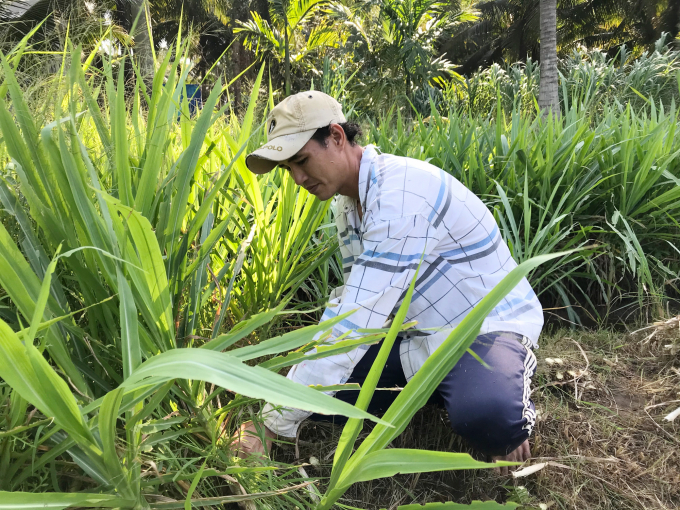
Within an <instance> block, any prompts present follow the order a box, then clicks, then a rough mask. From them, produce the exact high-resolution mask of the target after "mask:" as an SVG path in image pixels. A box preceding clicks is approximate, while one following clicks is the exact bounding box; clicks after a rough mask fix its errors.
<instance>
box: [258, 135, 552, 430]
mask: <svg viewBox="0 0 680 510" xmlns="http://www.w3.org/2000/svg"><path fill="white" fill-rule="evenodd" d="M359 194H360V200H361V208H362V210H363V211H364V214H363V219H362V220H360V219H359V214H358V211H357V207H356V202H355V201H354V199H351V198H349V197H344V196H341V197H338V199H337V201H336V203H335V206H336V209H335V210H336V215H335V221H336V225H337V228H338V237H339V241H340V251H341V254H342V260H343V270H344V280H345V285H343V286H342V287H340V288H338V289H335V290H334V291H333V293H332V294H331V296H330V301H329V305H328V307H327V308H326V311H325V312H324V314H323V317H322V321H323V320H325V319H329V318H332V317H335V316H336V315H339V314H342V313H345V312H347V311H349V310H353V309H357V311H356V312H354V313H353V314H352V315H350V316H349V318H348V319H345V320H343V321H342V322H340V323H339V324H337V325H336V326H335V327H334V328H333V337H339V336H340V335H342V334H343V333H346V332H347V331H350V330H356V329H359V328H381V327H383V325H384V324H385V322H386V321H387V320H388V318H389V317H390V315H392V314H393V313H394V312H395V310H396V309H397V308H398V307H399V305H400V304H401V301H402V299H403V297H404V296H405V294H406V291H407V289H408V287H409V284H410V283H411V280H412V279H413V276H414V275H415V271H416V269H417V267H418V264H419V262H420V258H421V256H422V255H423V254H424V259H423V262H422V265H421V266H420V271H419V273H418V279H417V281H416V286H415V291H414V294H413V300H412V302H411V305H410V307H409V310H408V313H407V315H406V320H407V321H413V320H416V321H418V325H417V326H416V328H428V329H429V328H442V329H441V330H438V331H432V330H428V331H421V330H418V329H416V330H413V331H409V333H408V334H406V335H405V338H404V340H402V342H401V346H400V356H401V363H402V367H403V369H404V374H405V376H406V379H407V380H410V379H411V378H412V377H413V375H414V374H415V372H416V371H417V370H418V369H419V368H420V367H421V366H422V365H423V363H424V362H425V360H426V359H427V358H428V356H429V355H430V354H431V353H433V352H434V351H435V350H436V349H437V347H439V345H441V343H442V342H443V341H444V339H445V338H446V337H447V336H448V334H449V333H450V331H451V328H453V327H455V326H457V325H458V324H459V323H460V321H462V320H463V318H464V317H465V316H466V315H467V313H468V312H470V310H472V308H474V306H475V305H476V304H477V303H478V302H479V301H480V300H481V299H482V298H483V297H484V296H486V294H487V293H488V292H489V291H490V290H491V289H492V288H493V287H494V286H495V285H496V284H497V283H499V282H500V281H501V280H502V279H503V277H504V276H505V275H507V274H508V273H509V272H510V271H511V270H512V269H513V268H515V267H516V266H517V264H516V263H515V261H514V260H513V258H512V256H511V255H510V250H509V249H508V247H507V245H506V244H505V242H504V241H503V239H502V237H501V234H500V232H499V230H498V225H497V224H496V221H495V220H494V218H493V215H492V214H491V213H490V212H489V210H488V209H487V208H486V206H485V205H484V203H482V201H481V200H480V199H479V198H478V197H477V196H475V194H474V193H472V192H471V191H470V190H468V189H467V188H466V187H465V186H463V184H461V183H460V182H459V181H458V180H456V179H455V178H453V177H452V176H451V175H449V174H447V173H446V172H444V171H443V170H441V169H439V168H437V167H435V166H433V165H430V164H429V163H426V162H424V161H419V160H415V159H411V158H404V157H398V156H393V155H390V154H380V153H379V152H378V150H377V149H376V148H375V147H373V146H370V145H369V146H367V147H366V149H365V151H364V153H363V156H362V159H361V167H360V170H359ZM542 327H543V310H542V308H541V304H540V303H539V301H538V298H537V297H536V294H534V291H533V290H532V288H531V286H530V285H529V282H528V281H527V280H526V279H523V280H522V281H521V282H520V283H519V284H518V285H517V286H516V287H515V288H514V289H513V290H512V291H511V292H510V293H509V294H508V295H507V296H506V297H505V298H504V299H503V300H502V301H501V303H500V304H499V305H498V306H496V308H494V310H493V311H492V312H491V313H490V314H489V316H488V317H487V318H486V320H485V321H484V323H483V325H482V329H481V331H480V334H483V333H489V332H492V331H511V332H515V333H519V334H521V335H523V336H525V337H527V338H528V339H529V340H531V342H532V344H533V345H534V346H537V341H538V336H539V334H540V332H541V328H542ZM353 335H355V334H354V333H353V334H352V335H350V336H353ZM367 349H368V347H367V346H363V347H359V348H358V349H356V350H354V351H352V352H350V353H348V354H341V355H336V356H331V357H328V358H324V359H319V360H313V361H306V362H302V363H300V364H298V365H296V366H294V367H293V368H292V369H291V370H290V372H289V373H288V378H289V379H292V380H293V381H297V382H299V383H301V384H306V385H309V384H320V385H323V386H330V385H334V384H342V383H344V382H346V381H347V379H349V377H350V375H351V373H352V370H353V368H354V366H355V365H356V364H357V363H358V362H359V360H360V359H361V358H362V356H363V355H364V353H365V352H366V350H367ZM269 410H271V408H269ZM310 414H311V413H309V412H306V411H300V410H292V409H291V410H283V411H274V412H268V413H267V417H266V420H265V423H266V425H267V427H268V428H270V429H271V430H273V431H274V432H277V433H278V434H280V435H283V436H288V437H292V436H295V434H296V432H297V429H298V427H299V424H300V422H302V421H303V420H304V419H305V418H307V417H308V416H309V415H310Z"/></svg>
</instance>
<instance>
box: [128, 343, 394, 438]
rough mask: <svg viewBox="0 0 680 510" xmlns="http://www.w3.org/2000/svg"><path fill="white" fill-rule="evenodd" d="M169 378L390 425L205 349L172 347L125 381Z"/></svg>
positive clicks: (136, 383)
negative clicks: (203, 383)
mask: <svg viewBox="0 0 680 510" xmlns="http://www.w3.org/2000/svg"><path fill="white" fill-rule="evenodd" d="M170 379H192V380H198V381H206V382H210V383H213V384H216V385H218V386H222V387H223V388H226V389H228V390H230V391H233V392H236V393H240V394H242V395H246V396H248V397H252V398H260V399H263V400H266V401H267V402H270V403H272V404H274V405H281V406H285V407H292V408H296V409H304V410H307V411H312V412H315V413H321V414H342V415H344V416H350V417H356V418H365V419H369V420H372V421H375V422H376V423H384V425H385V426H386V427H389V424H387V423H385V422H383V421H382V420H379V419H377V418H375V417H374V416H372V415H370V414H368V413H367V412H365V411H361V410H359V409H357V408H356V407H354V406H352V405H349V404H347V403H345V402H341V401H339V400H337V399H334V398H333V397H329V396H328V395H326V394H324V393H319V392H318V391H316V390H313V389H311V388H308V387H307V386H303V385H301V384H297V383H295V382H293V381H291V380H289V379H286V378H285V377H283V376H280V375H278V374H274V373H272V372H270V371H269V370H266V369H264V368H260V367H250V366H248V365H245V364H244V363H243V362H241V361H240V360H239V359H237V358H235V357H233V356H231V355H230V354H229V353H220V352H214V351H209V350H206V349H173V350H171V351H168V352H164V353H161V354H159V355H157V356H154V357H153V358H151V359H149V360H147V361H145V362H144V363H142V365H141V366H140V367H139V368H138V369H137V370H135V372H133V374H132V375H131V376H130V377H129V378H128V379H127V380H126V381H125V382H124V383H123V384H122V386H123V387H124V388H126V390H128V391H130V390H132V389H134V388H135V387H138V386H143V385H148V384H151V383H152V382H153V383H157V382H160V381H167V380H170Z"/></svg>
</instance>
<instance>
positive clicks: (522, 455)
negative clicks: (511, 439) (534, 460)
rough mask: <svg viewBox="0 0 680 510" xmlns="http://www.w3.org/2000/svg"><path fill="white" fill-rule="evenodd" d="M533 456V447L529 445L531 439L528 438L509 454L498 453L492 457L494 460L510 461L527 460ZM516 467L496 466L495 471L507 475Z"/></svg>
mask: <svg viewBox="0 0 680 510" xmlns="http://www.w3.org/2000/svg"><path fill="white" fill-rule="evenodd" d="M530 458H531V448H530V447H529V440H528V439H527V440H526V441H524V442H523V443H522V444H521V445H519V446H518V447H517V448H515V449H514V450H513V451H511V452H510V453H508V454H507V455H498V456H494V457H491V461H492V462H496V461H497V460H505V461H508V462H525V461H527V460H529V459H530ZM514 469H515V468H514V467H510V468H508V466H503V467H498V468H495V469H494V471H495V472H496V473H498V474H499V475H503V476H507V475H508V473H509V472H510V471H509V470H514Z"/></svg>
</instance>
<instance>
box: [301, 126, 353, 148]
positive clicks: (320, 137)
mask: <svg viewBox="0 0 680 510" xmlns="http://www.w3.org/2000/svg"><path fill="white" fill-rule="evenodd" d="M339 126H340V127H341V128H342V130H343V131H344V132H345V136H346V137H347V141H348V142H349V144H350V145H351V146H354V145H356V144H357V138H359V137H360V136H361V135H362V134H363V132H362V131H361V126H359V124H357V123H356V122H341V123H339ZM329 136H331V128H330V124H329V125H328V126H326V127H322V128H319V129H317V130H316V133H314V134H313V135H312V140H316V141H317V142H318V143H320V144H321V145H322V146H324V147H328V144H327V142H326V140H328V137H329Z"/></svg>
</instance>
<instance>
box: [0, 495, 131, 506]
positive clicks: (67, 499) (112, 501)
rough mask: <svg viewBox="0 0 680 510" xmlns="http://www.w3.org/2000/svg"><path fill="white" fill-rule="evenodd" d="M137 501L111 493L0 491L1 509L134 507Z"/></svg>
mask: <svg viewBox="0 0 680 510" xmlns="http://www.w3.org/2000/svg"><path fill="white" fill-rule="evenodd" d="M134 505H135V501H133V500H127V499H122V498H120V497H118V496H112V495H110V494H85V493H59V492H44V493H29V492H6V491H0V510H44V509H51V510H63V509H64V508H69V507H72V506H79V507H85V508H133V507H134Z"/></svg>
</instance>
